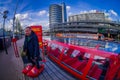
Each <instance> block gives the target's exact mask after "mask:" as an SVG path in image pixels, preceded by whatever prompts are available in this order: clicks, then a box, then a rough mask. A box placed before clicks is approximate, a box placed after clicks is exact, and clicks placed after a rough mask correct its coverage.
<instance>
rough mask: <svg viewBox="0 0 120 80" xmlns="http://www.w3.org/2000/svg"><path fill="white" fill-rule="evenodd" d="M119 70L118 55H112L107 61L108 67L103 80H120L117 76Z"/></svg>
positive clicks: (119, 56)
mask: <svg viewBox="0 0 120 80" xmlns="http://www.w3.org/2000/svg"><path fill="white" fill-rule="evenodd" d="M119 70H120V54H118V55H117V56H114V55H112V56H111V57H110V61H109V67H108V69H107V73H106V76H105V80H114V79H115V80H120V76H118V74H119Z"/></svg>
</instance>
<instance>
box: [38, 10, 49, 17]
mask: <svg viewBox="0 0 120 80" xmlns="http://www.w3.org/2000/svg"><path fill="white" fill-rule="evenodd" d="M46 13H47V11H46V10H42V11H39V13H38V15H39V16H43V15H45V14H46Z"/></svg>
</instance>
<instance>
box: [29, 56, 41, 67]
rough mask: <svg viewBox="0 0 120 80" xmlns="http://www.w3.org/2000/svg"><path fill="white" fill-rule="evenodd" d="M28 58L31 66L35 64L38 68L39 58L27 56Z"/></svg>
mask: <svg viewBox="0 0 120 80" xmlns="http://www.w3.org/2000/svg"><path fill="white" fill-rule="evenodd" d="M28 60H29V62H30V63H32V65H33V66H35V65H36V66H37V68H40V65H39V59H34V57H32V56H28Z"/></svg>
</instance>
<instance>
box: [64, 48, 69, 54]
mask: <svg viewBox="0 0 120 80" xmlns="http://www.w3.org/2000/svg"><path fill="white" fill-rule="evenodd" d="M67 51H68V48H67V47H66V48H65V50H64V54H65V55H67Z"/></svg>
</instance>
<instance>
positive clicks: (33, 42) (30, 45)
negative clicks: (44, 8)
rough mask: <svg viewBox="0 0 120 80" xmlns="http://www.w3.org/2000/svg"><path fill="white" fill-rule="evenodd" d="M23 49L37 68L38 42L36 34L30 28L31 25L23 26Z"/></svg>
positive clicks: (38, 57) (38, 66)
mask: <svg viewBox="0 0 120 80" xmlns="http://www.w3.org/2000/svg"><path fill="white" fill-rule="evenodd" d="M23 51H24V52H26V56H27V58H28V60H29V61H30V63H32V66H36V67H37V68H38V69H39V68H40V65H39V59H41V58H40V52H39V43H38V38H37V36H36V34H35V33H34V32H33V31H32V30H31V27H26V28H25V41H24V46H23Z"/></svg>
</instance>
